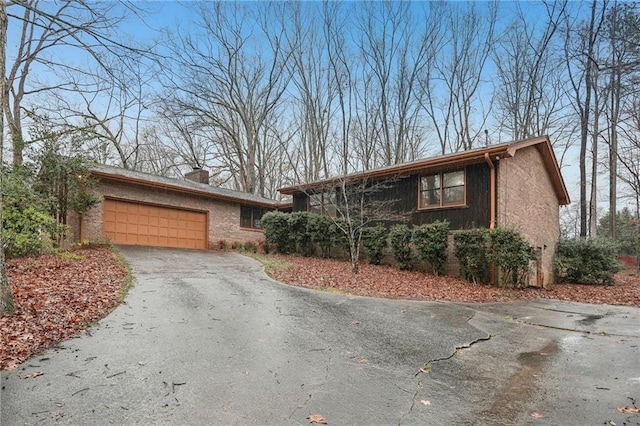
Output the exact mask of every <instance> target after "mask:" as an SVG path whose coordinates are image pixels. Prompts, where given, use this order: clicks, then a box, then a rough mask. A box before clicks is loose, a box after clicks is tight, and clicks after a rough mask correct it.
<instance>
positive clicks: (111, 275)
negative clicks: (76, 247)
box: [0, 248, 127, 370]
mask: <svg viewBox="0 0 640 426" xmlns="http://www.w3.org/2000/svg"><path fill="white" fill-rule="evenodd" d="M78 253H80V254H81V256H77V257H73V258H62V257H61V256H56V255H54V254H47V255H43V256H40V257H26V258H18V259H9V260H8V261H7V275H8V277H9V284H10V285H11V288H12V291H13V297H14V302H15V304H16V306H17V310H16V312H15V313H13V314H12V315H5V316H3V317H0V370H12V369H14V368H16V367H17V366H18V364H20V363H21V362H22V361H24V360H26V359H27V358H29V357H31V356H33V355H34V354H36V353H38V352H41V351H43V350H44V349H47V348H49V347H51V346H53V345H55V344H56V343H58V342H60V341H61V340H64V339H67V338H69V337H72V336H74V335H76V334H78V333H80V332H82V331H83V330H85V329H87V327H89V326H90V325H91V324H92V323H94V322H96V321H98V320H99V319H101V318H103V317H104V316H106V315H107V314H108V313H109V312H111V310H113V308H114V307H115V306H117V305H118V304H119V303H120V301H121V294H122V291H123V288H124V287H125V285H126V282H127V281H126V277H127V271H126V269H125V268H124V267H123V265H122V264H121V263H120V261H119V260H118V259H117V258H116V256H115V255H114V253H113V252H112V251H111V250H109V249H104V248H102V249H86V250H81V251H78Z"/></svg>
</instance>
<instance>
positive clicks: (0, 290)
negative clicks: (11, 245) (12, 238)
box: [0, 0, 15, 316]
mask: <svg viewBox="0 0 640 426" xmlns="http://www.w3.org/2000/svg"><path fill="white" fill-rule="evenodd" d="M6 46H7V4H6V3H5V2H4V0H0V70H4V69H5V64H6V56H5V55H6ZM6 96H7V82H6V79H5V78H4V75H3V76H2V78H1V79H0V105H4V100H5V98H6ZM0 168H4V114H0ZM3 176H4V173H3V172H1V171H0V316H2V315H6V314H10V313H12V312H13V311H15V305H14V303H13V293H12V292H11V287H10V286H9V279H8V278H7V267H6V263H5V259H4V233H3V226H2V223H3V222H2V213H3V205H4V204H3V199H2V198H3V193H4V189H3V185H2V184H3Z"/></svg>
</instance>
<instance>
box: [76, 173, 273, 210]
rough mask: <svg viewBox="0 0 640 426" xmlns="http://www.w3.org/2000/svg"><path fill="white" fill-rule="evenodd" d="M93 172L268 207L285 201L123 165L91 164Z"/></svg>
mask: <svg viewBox="0 0 640 426" xmlns="http://www.w3.org/2000/svg"><path fill="white" fill-rule="evenodd" d="M87 168H88V169H89V171H90V172H91V174H93V175H94V176H96V177H98V178H102V179H111V180H119V181H127V182H131V183H135V184H138V185H142V186H149V187H156V188H158V187H160V188H165V189H172V190H175V191H178V192H188V193H195V194H197V195H200V196H205V197H207V196H208V197H211V198H215V199H222V200H228V201H235V202H240V203H245V204H253V205H260V206H266V207H274V208H276V207H278V206H281V205H282V204H283V203H280V202H278V201H276V200H272V199H270V198H264V197H261V196H259V195H255V194H249V193H247V192H241V191H234V190H232V189H227V188H220V187H216V186H211V185H207V184H205V183H198V182H193V181H190V180H188V179H173V178H167V177H163V176H156V175H152V174H149V173H143V172H138V171H134V170H128V169H123V168H121V167H113V166H107V165H104V164H90V165H89V166H88V167H87Z"/></svg>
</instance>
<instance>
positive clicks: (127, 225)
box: [102, 198, 207, 249]
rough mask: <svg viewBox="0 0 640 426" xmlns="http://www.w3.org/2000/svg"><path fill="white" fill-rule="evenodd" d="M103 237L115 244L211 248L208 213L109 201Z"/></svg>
mask: <svg viewBox="0 0 640 426" xmlns="http://www.w3.org/2000/svg"><path fill="white" fill-rule="evenodd" d="M102 232H103V236H104V237H107V238H109V239H110V240H111V241H112V242H113V243H115V244H130V245H143V246H159V247H178V248H197V249H204V248H207V213H206V212H201V211H193V210H184V209H178V208H173V207H164V206H157V205H151V204H144V203H139V202H133V201H124V200H116V199H108V198H107V199H105V200H104V206H103V226H102Z"/></svg>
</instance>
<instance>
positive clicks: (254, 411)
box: [0, 247, 640, 426]
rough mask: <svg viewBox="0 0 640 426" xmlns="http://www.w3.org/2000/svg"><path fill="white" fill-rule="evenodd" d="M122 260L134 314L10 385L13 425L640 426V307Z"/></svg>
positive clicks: (209, 264)
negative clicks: (295, 280)
mask: <svg viewBox="0 0 640 426" xmlns="http://www.w3.org/2000/svg"><path fill="white" fill-rule="evenodd" d="M122 251H123V253H124V254H125V256H126V257H127V258H128V259H129V260H130V262H131V264H132V267H133V272H134V276H135V278H136V285H135V287H134V288H133V289H132V290H131V291H130V293H129V295H128V297H127V299H126V303H125V304H123V305H121V306H120V307H118V308H117V309H116V310H115V311H114V312H113V313H112V314H111V315H109V316H108V317H107V318H105V319H104V320H103V321H100V322H99V324H98V325H97V326H96V327H94V328H92V329H91V330H90V331H89V332H88V333H87V334H85V335H83V336H81V337H78V338H75V339H71V340H68V341H66V342H63V343H62V344H60V345H59V346H58V347H56V348H53V349H51V350H49V351H46V352H44V353H42V354H40V355H39V356H36V357H34V358H32V359H30V360H28V361H27V362H25V363H24V364H23V365H22V366H21V367H20V368H19V369H18V370H15V371H12V372H9V373H7V372H3V374H2V393H1V394H0V424H1V425H2V426H5V425H22V424H26V425H32V424H33V425H36V424H37V425H42V424H73V425H94V424H121V425H129V424H166V425H182V424H185V425H200V424H202V425H210V424H225V425H226V424H242V425H244V424H278V425H281V424H282V425H285V424H287V425H288V424H291V425H296V424H299V425H303V424H309V421H308V420H307V416H309V415H311V414H319V415H321V416H323V417H325V418H326V420H327V421H328V423H329V424H330V425H331V424H333V425H360V424H362V425H374V424H381V425H387V424H390V425H413V424H419V425H476V424H477V425H529V424H530V425H556V424H557V425H603V424H611V425H613V424H615V425H640V414H635V413H633V411H634V410H633V408H634V406H635V407H638V406H640V346H639V344H640V309H637V308H629V307H614V306H605V305H585V304H576V303H565V302H557V301H535V302H526V303H525V302H513V303H501V304H483V305H478V304H454V303H437V302H415V301H404V300H382V299H371V298H363V297H354V296H345V295H340V294H331V293H327V292H318V291H313V290H307V289H301V288H295V287H290V286H286V285H283V284H280V283H277V282H274V281H272V280H270V279H269V278H268V277H266V275H265V274H264V273H263V271H262V268H261V266H260V265H259V264H258V263H257V262H255V261H254V260H252V259H249V258H246V257H243V256H240V255H237V254H234V253H221V252H207V251H185V250H171V249H153V248H139V247H138V248H136V247H123V248H122ZM34 373H42V374H41V375H38V374H34ZM625 408H626V410H625ZM625 411H628V412H625Z"/></svg>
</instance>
